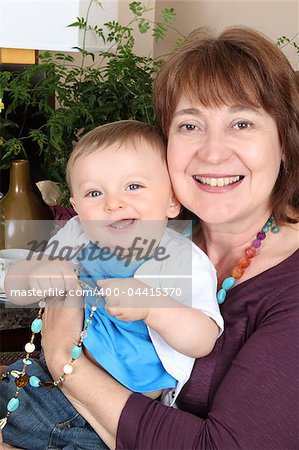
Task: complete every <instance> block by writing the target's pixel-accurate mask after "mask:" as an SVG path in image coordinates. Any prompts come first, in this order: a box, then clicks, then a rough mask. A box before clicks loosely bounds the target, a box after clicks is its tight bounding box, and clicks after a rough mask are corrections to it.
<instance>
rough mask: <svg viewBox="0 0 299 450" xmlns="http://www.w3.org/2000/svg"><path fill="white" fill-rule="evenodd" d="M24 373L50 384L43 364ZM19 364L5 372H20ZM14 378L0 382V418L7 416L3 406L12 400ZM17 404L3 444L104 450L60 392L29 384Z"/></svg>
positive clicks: (30, 448)
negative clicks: (47, 381) (13, 370)
mask: <svg viewBox="0 0 299 450" xmlns="http://www.w3.org/2000/svg"><path fill="white" fill-rule="evenodd" d="M32 361H33V364H32V365H30V366H27V369H26V373H27V374H28V375H29V376H31V375H36V376H37V377H39V378H40V379H41V380H42V381H45V380H51V376H50V375H49V373H48V372H47V370H46V367H45V366H44V364H43V362H42V361H41V362H39V361H37V360H32ZM22 366H23V363H22V361H21V360H20V361H17V362H16V363H13V364H12V365H11V366H10V367H9V368H8V370H12V369H16V370H22ZM15 390H16V385H15V378H13V377H12V376H11V375H9V381H6V380H5V381H1V382H0V418H3V417H5V415H6V411H7V410H6V405H7V403H8V401H9V400H10V399H11V398H12V397H13V396H14V393H15ZM19 400H20V404H19V407H18V409H17V410H16V411H14V412H12V413H11V415H10V417H9V418H8V421H7V424H6V426H5V427H4V429H3V430H2V434H3V441H4V442H6V443H7V444H10V445H14V446H16V447H21V448H23V449H28V450H45V449H48V450H56V449H65V450H81V449H86V450H96V449H99V450H100V449H107V448H108V447H107V446H106V444H105V443H104V442H103V441H102V440H101V439H100V437H99V436H98V435H97V434H96V433H95V431H94V430H93V429H92V428H91V426H90V425H89V424H88V423H87V422H86V420H85V419H84V418H83V417H82V416H81V415H80V414H79V413H78V412H77V411H76V410H75V408H74V407H73V406H72V404H71V403H70V402H69V401H68V399H67V398H66V397H65V395H64V394H63V393H62V392H61V391H60V389H59V388H53V389H48V388H42V387H38V388H34V387H32V386H30V384H29V383H28V384H27V386H25V387H24V388H22V389H20V391H19Z"/></svg>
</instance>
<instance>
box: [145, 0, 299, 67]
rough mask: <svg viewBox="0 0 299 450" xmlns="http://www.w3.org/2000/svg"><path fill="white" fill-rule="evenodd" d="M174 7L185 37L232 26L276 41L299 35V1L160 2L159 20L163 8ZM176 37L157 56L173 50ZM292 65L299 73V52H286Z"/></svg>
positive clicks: (288, 49) (156, 50)
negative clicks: (200, 30) (197, 31)
mask: <svg viewBox="0 0 299 450" xmlns="http://www.w3.org/2000/svg"><path fill="white" fill-rule="evenodd" d="M166 7H167V8H171V7H174V8H175V10H176V13H177V20H176V24H175V26H176V27H177V28H178V29H179V30H180V31H182V32H183V33H184V34H188V33H189V32H190V31H192V30H193V29H195V28H197V27H200V26H208V27H212V28H214V29H215V30H216V31H220V30H222V29H223V28H225V27H227V26H231V25H246V26H250V27H254V28H256V29H257V30H259V31H261V32H263V33H265V34H267V35H268V36H269V37H270V38H272V39H273V40H276V38H277V37H279V36H281V35H287V36H288V37H290V38H292V37H294V36H296V35H297V43H298V42H299V40H298V31H299V1H297V0H280V1H279V0H263V1H258V0H249V1H248V0H231V1H225V0H215V1H214V0H210V1H209V0H156V17H157V16H158V14H159V12H160V11H161V9H162V8H166ZM175 40H176V35H175V33H170V34H169V35H168V36H167V38H166V39H165V40H164V41H163V42H161V43H157V44H155V46H154V53H155V55H161V54H165V53H167V52H168V51H169V50H170V49H171V48H173V46H174V43H175ZM284 51H285V53H286V54H287V56H288V58H289V59H290V61H291V63H292V65H293V67H294V68H296V69H297V70H298V69H299V56H298V55H297V54H296V51H295V48H294V47H292V46H286V48H285V49H284Z"/></svg>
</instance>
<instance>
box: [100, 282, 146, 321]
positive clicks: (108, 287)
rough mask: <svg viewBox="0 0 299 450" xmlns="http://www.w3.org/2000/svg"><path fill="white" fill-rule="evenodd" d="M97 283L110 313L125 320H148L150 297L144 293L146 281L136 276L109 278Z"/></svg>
mask: <svg viewBox="0 0 299 450" xmlns="http://www.w3.org/2000/svg"><path fill="white" fill-rule="evenodd" d="M97 284H98V286H99V287H100V288H101V289H102V290H103V296H104V297H105V301H106V306H105V309H106V311H107V313H108V314H111V316H114V317H116V318H117V319H120V320H124V321H125V322H133V321H135V320H146V318H147V316H148V314H149V309H150V304H149V300H150V297H147V296H145V295H142V291H143V290H144V288H146V285H145V284H144V283H141V282H140V281H138V280H135V279H134V278H109V279H108V280H98V281H97Z"/></svg>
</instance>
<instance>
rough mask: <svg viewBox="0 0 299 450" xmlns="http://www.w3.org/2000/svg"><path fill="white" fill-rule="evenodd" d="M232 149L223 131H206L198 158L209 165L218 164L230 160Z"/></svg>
mask: <svg viewBox="0 0 299 450" xmlns="http://www.w3.org/2000/svg"><path fill="white" fill-rule="evenodd" d="M232 151H233V150H232V147H231V145H230V144H229V142H228V137H227V136H226V133H225V132H224V131H219V130H218V131H217V130H211V131H207V133H206V135H205V136H204V138H203V140H202V141H201V145H200V148H199V150H198V154H199V157H200V158H201V159H204V160H205V161H207V162H208V163H210V164H220V163H221V162H222V161H225V160H227V159H229V158H230V156H231V155H232Z"/></svg>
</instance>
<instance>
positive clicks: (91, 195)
mask: <svg viewBox="0 0 299 450" xmlns="http://www.w3.org/2000/svg"><path fill="white" fill-rule="evenodd" d="M100 195H103V194H102V192H100V191H90V192H88V194H87V197H99V196H100Z"/></svg>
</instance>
